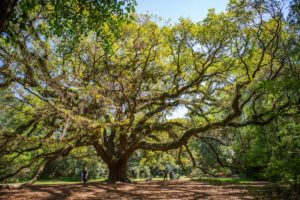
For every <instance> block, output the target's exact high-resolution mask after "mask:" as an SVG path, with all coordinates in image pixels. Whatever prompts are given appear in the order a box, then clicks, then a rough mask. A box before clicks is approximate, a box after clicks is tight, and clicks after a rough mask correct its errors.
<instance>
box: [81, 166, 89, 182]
mask: <svg viewBox="0 0 300 200" xmlns="http://www.w3.org/2000/svg"><path fill="white" fill-rule="evenodd" d="M80 179H81V181H83V183H84V184H85V183H86V182H87V179H88V171H87V167H85V168H84V169H83V170H82V172H81V173H80Z"/></svg>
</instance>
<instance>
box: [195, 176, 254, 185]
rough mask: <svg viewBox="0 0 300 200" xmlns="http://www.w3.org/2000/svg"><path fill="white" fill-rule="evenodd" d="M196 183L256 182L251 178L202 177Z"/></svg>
mask: <svg viewBox="0 0 300 200" xmlns="http://www.w3.org/2000/svg"><path fill="white" fill-rule="evenodd" d="M196 181H199V182H207V183H214V184H247V183H251V182H253V181H255V180H253V179H250V178H235V177H201V178H199V179H197V180H196Z"/></svg>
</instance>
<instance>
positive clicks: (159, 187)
mask: <svg viewBox="0 0 300 200" xmlns="http://www.w3.org/2000/svg"><path fill="white" fill-rule="evenodd" d="M264 185H265V184H264V183H260V182H253V183H251V184H243V185H236V184H211V183H204V182H196V181H183V180H176V181H148V182H138V183H135V184H125V183H117V184H106V183H101V182H95V183H88V184H86V185H82V184H67V185H33V186H30V187H27V188H22V189H19V190H16V189H13V190H9V189H3V190H0V199H1V200H2V199H5V200H12V199H26V200H27V199H36V200H39V199H42V200H52V199H53V200H54V199H55V200H61V199H66V200H71V199H186V200H188V199H255V198H257V197H258V196H257V195H259V192H258V191H259V190H261V189H262V188H263V187H264Z"/></svg>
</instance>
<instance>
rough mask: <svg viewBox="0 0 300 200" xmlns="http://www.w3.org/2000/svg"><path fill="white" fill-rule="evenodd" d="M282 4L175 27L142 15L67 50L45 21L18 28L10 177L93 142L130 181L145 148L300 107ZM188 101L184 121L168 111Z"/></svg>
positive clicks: (11, 55) (4, 44)
mask: <svg viewBox="0 0 300 200" xmlns="http://www.w3.org/2000/svg"><path fill="white" fill-rule="evenodd" d="M281 6H282V5H281V4H279V3H278V4H277V3H276V4H269V3H268V2H261V1H259V2H257V1H254V2H252V1H250V2H247V1H242V2H239V1H238V2H234V1H233V2H231V4H230V6H229V9H228V12H226V13H221V14H215V13H214V11H213V10H212V11H210V13H209V14H208V17H207V18H206V19H205V20H204V21H202V22H199V23H192V22H191V21H189V20H181V22H180V23H178V24H177V25H174V26H165V27H159V26H158V25H157V24H156V23H154V22H152V21H151V20H150V19H149V17H147V16H146V17H140V18H137V21H136V22H132V23H130V24H128V25H127V26H120V34H119V36H118V37H116V36H115V35H113V34H110V33H111V30H110V29H109V27H107V28H106V29H104V31H103V34H101V35H97V34H96V33H95V32H90V33H88V34H87V36H85V35H79V36H78V38H80V40H79V41H80V42H78V43H76V44H75V46H74V48H71V49H67V48H63V49H60V48H58V47H60V46H61V43H63V41H62V40H61V38H60V37H55V36H53V37H52V36H51V35H47V36H45V35H44V33H45V32H47V31H41V30H40V29H39V27H40V26H38V25H32V26H28V28H27V29H26V30H24V29H21V28H20V29H18V28H16V30H19V32H18V33H19V34H18V37H17V38H16V41H11V40H7V39H6V38H5V37H2V38H1V40H0V59H1V65H2V66H1V84H2V90H1V95H0V96H1V97H0V98H1V100H0V102H1V105H0V106H1V107H0V108H1V112H2V115H1V119H0V120H1V132H0V133H1V134H0V137H1V138H0V142H1V145H0V146H1V147H0V150H1V151H0V152H1V153H0V163H1V168H0V174H1V175H0V180H5V179H7V178H9V177H12V176H15V175H17V174H18V173H20V172H21V171H22V170H23V169H26V168H29V169H30V171H31V172H32V178H33V179H35V178H36V177H37V176H38V175H39V174H40V173H41V172H42V170H43V168H44V166H45V165H46V166H47V165H49V164H51V163H52V162H54V160H56V159H57V158H59V157H61V156H66V155H68V154H69V153H70V152H72V151H73V150H76V149H77V148H80V147H86V146H89V147H93V148H94V149H95V151H96V153H97V155H98V156H99V157H100V158H101V159H102V160H103V161H104V162H105V163H106V164H107V166H108V169H109V176H108V180H109V181H111V182H115V181H123V182H124V181H129V179H128V177H127V175H126V165H127V162H128V159H129V158H130V157H131V156H132V155H133V153H134V152H135V151H137V150H140V149H142V150H151V151H168V150H172V149H180V148H182V147H185V148H186V147H187V146H186V145H187V143H188V142H189V141H191V140H192V139H193V138H199V137H205V138H206V139H207V140H209V139H214V138H215V135H214V133H215V130H218V129H221V128H223V127H234V128H240V127H244V126H248V125H265V124H268V123H270V122H271V121H272V120H273V119H275V118H277V117H278V116H280V115H283V114H287V115H292V114H293V113H295V112H297V109H296V108H297V106H299V88H296V90H295V91H296V93H289V92H285V90H283V89H284V88H285V86H290V85H292V83H294V81H293V82H290V81H289V80H297V79H298V78H299V77H298V76H297V74H298V73H296V72H298V70H299V68H298V67H297V66H295V64H294V63H293V62H291V60H292V59H293V57H290V54H289V48H288V46H287V45H288V42H286V41H288V40H289V38H290V37H292V36H293V33H289V32H288V31H287V26H288V25H287V24H286V23H284V21H283V15H282V7H281ZM40 25H41V26H42V27H43V30H51V27H50V26H49V25H48V24H47V23H45V24H44V25H43V24H40ZM107 37H109V38H110V40H111V41H112V42H111V44H112V46H111V48H109V49H107V48H106V46H105V44H106V38H107ZM282 83H286V84H282ZM263 86H264V87H270V88H273V90H266V89H264V87H263ZM178 106H184V107H186V108H187V109H188V110H189V113H188V117H187V118H186V120H170V119H168V118H167V117H166V116H167V114H168V113H172V112H173V111H174V110H175V109H176V108H177V107H178ZM8 168H9V169H11V170H7V169H8Z"/></svg>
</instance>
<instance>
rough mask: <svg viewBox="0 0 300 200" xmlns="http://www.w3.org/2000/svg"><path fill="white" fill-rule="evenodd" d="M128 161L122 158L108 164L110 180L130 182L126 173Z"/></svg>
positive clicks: (111, 181) (113, 181)
mask: <svg viewBox="0 0 300 200" xmlns="http://www.w3.org/2000/svg"><path fill="white" fill-rule="evenodd" d="M127 161H128V159H120V160H119V161H117V162H114V163H112V164H109V165H108V169H109V176H108V182H110V183H115V182H117V181H119V182H130V180H129V179H128V177H127V174H126V166H127Z"/></svg>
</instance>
